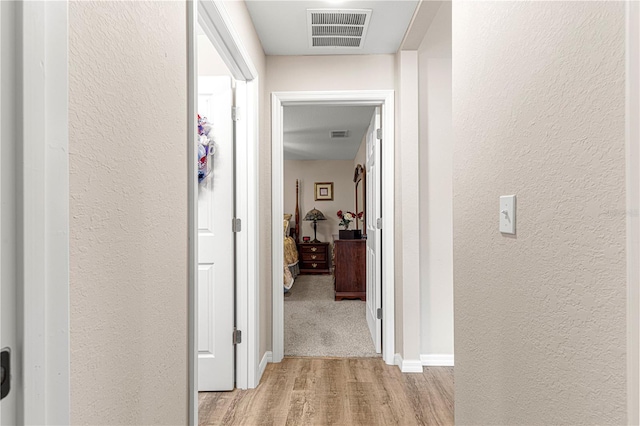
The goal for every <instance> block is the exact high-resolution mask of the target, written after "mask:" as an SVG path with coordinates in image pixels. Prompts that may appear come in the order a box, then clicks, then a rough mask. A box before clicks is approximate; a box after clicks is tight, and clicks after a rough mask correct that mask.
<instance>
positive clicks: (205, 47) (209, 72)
mask: <svg viewBox="0 0 640 426" xmlns="http://www.w3.org/2000/svg"><path fill="white" fill-rule="evenodd" d="M197 44H198V61H197V62H198V76H219V75H229V76H230V75H231V73H230V72H229V68H227V65H226V64H225V63H224V61H223V60H222V57H221V56H220V54H219V53H218V51H217V50H216V48H215V47H213V44H212V43H211V40H209V37H207V36H206V35H198V41H197Z"/></svg>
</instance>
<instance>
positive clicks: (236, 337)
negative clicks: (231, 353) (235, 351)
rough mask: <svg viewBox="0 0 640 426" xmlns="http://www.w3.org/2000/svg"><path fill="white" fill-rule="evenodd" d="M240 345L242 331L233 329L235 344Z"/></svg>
mask: <svg viewBox="0 0 640 426" xmlns="http://www.w3.org/2000/svg"><path fill="white" fill-rule="evenodd" d="M239 343H242V331H240V330H238V329H237V328H235V327H233V344H234V345H237V344H239Z"/></svg>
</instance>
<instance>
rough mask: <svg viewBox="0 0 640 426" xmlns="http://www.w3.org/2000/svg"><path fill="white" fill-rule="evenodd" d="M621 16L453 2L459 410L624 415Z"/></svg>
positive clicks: (615, 10)
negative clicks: (507, 205) (513, 229)
mask: <svg viewBox="0 0 640 426" xmlns="http://www.w3.org/2000/svg"><path fill="white" fill-rule="evenodd" d="M624 17H625V4H624V2H495V3H494V2H491V3H490V2H454V4H453V22H454V27H453V111H454V115H453V128H454V176H455V178H454V286H455V360H456V395H455V399H456V401H455V409H456V422H457V423H459V424H624V423H625V421H626V419H625V416H626V414H625V406H626V397H625V396H626V389H625V386H626V379H625V375H626V369H625V326H626V319H625V314H626V306H625V302H626V300H625V299H626V270H625V268H626V266H625V21H624ZM504 194H516V195H517V196H518V200H517V235H516V236H502V235H501V234H500V233H499V232H498V197H499V196H500V195H504Z"/></svg>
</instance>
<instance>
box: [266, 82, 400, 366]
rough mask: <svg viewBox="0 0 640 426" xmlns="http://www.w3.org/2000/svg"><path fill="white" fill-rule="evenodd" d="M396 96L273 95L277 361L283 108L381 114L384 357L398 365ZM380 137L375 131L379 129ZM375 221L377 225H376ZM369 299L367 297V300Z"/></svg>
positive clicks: (277, 346)
mask: <svg viewBox="0 0 640 426" xmlns="http://www.w3.org/2000/svg"><path fill="white" fill-rule="evenodd" d="M393 96H394V95H393V91H353V92H275V93H273V94H272V191H273V193H272V217H273V228H272V230H273V234H272V253H273V265H272V267H273V361H274V362H280V361H281V360H282V358H283V357H284V298H283V297H282V292H283V290H282V282H283V274H284V271H283V264H284V261H285V259H284V250H283V247H282V222H281V220H282V218H283V214H284V211H283V210H284V209H283V202H284V187H283V186H284V172H283V170H284V164H283V162H284V137H283V136H284V129H283V125H284V107H286V106H304V105H323V106H370V107H379V108H380V124H381V128H380V132H379V136H380V138H379V139H380V141H381V143H380V153H381V156H382V157H383V158H384V162H383V163H382V167H380V182H381V188H380V190H381V193H382V198H381V215H380V217H378V218H376V219H375V221H374V222H373V223H375V230H376V231H378V232H379V234H380V244H381V245H380V251H379V255H378V256H377V258H378V259H379V260H380V266H381V269H380V281H381V286H380V289H381V290H380V292H381V294H380V298H379V303H380V308H381V309H380V311H377V312H376V320H379V322H380V326H379V327H380V338H381V340H382V345H381V346H382V348H381V349H382V357H383V359H384V361H385V362H386V363H387V364H389V365H392V364H393V363H394V321H393V320H394V314H393V312H394V281H393V277H394V235H393V227H392V226H388V227H385V226H383V224H384V223H389V224H393V220H394V219H393V218H394V193H395V192H394V154H395V150H394V113H393V111H394V103H393V100H394V99H393ZM376 133H377V129H376ZM372 220H373V219H372ZM367 296H369V294H367Z"/></svg>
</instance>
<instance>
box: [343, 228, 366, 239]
mask: <svg viewBox="0 0 640 426" xmlns="http://www.w3.org/2000/svg"><path fill="white" fill-rule="evenodd" d="M338 236H339V237H340V239H341V240H359V239H361V238H362V231H361V230H359V229H341V230H339V231H338Z"/></svg>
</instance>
